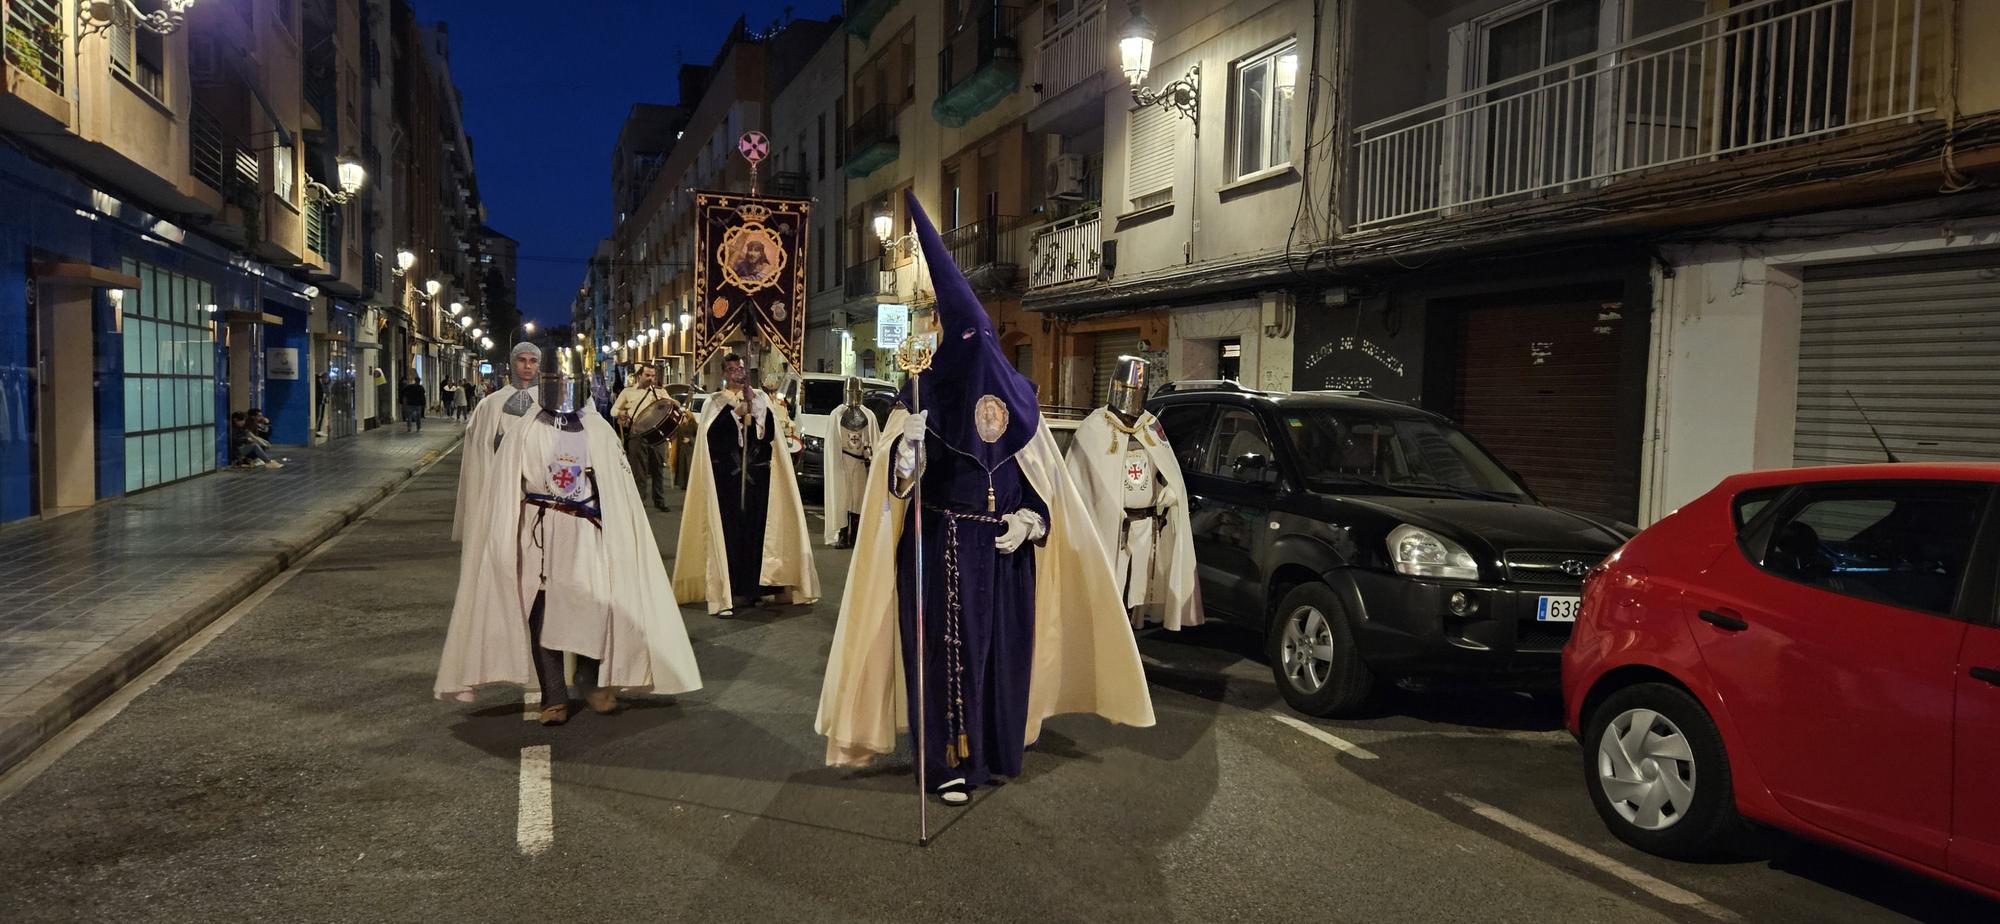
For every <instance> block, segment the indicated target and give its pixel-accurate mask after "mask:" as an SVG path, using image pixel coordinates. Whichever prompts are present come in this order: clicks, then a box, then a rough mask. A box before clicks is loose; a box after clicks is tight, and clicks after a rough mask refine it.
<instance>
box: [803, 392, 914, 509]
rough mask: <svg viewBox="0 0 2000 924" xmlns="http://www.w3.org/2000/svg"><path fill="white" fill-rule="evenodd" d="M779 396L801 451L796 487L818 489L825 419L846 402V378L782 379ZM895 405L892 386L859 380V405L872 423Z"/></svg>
mask: <svg viewBox="0 0 2000 924" xmlns="http://www.w3.org/2000/svg"><path fill="white" fill-rule="evenodd" d="M779 394H781V395H783V396H784V397H785V402H786V403H787V404H789V405H791V409H792V422H793V424H795V425H796V426H797V427H798V430H799V442H800V443H802V444H803V445H804V449H803V450H802V451H801V452H800V453H799V455H798V465H797V466H796V468H797V471H798V478H799V484H800V485H801V486H802V487H811V488H817V487H819V486H820V481H821V478H822V473H821V472H820V462H821V449H822V448H823V447H824V446H825V444H826V434H827V428H828V427H830V426H832V423H831V418H830V416H829V415H831V414H832V413H833V409H834V408H837V407H839V406H840V403H841V402H842V401H845V400H847V376H844V375H838V374H835V373H831V372H806V373H794V374H792V375H790V376H787V377H786V378H785V382H784V385H783V386H782V387H781V389H780V391H779ZM895 403H896V386H895V384H894V383H891V382H885V381H883V380H881V379H862V380H861V404H862V406H864V407H866V408H868V410H870V411H872V412H874V414H875V423H876V424H877V425H880V424H881V423H882V422H883V421H885V420H888V419H889V407H890V406H891V405H893V404H895Z"/></svg>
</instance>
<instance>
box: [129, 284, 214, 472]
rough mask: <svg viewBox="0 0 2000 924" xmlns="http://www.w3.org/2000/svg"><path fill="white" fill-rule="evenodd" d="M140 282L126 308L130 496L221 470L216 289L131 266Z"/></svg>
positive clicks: (130, 293) (132, 291)
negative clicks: (213, 318)
mask: <svg viewBox="0 0 2000 924" xmlns="http://www.w3.org/2000/svg"><path fill="white" fill-rule="evenodd" d="M124 269H125V273H126V275H129V276H136V277H138V279H139V288H138V289H136V290H131V291H127V292H126V293H125V296H124V298H123V299H122V300H121V302H120V304H121V307H122V310H123V312H124V319H123V324H122V325H121V328H122V333H121V334H120V339H121V340H122V341H123V344H122V346H123V348H124V352H125V490H126V491H128V492H129V491H137V490H140V489H142V488H150V487H152V486H154V485H158V484H166V483H167V482H170V481H179V480H181V479H183V478H190V477H193V476H195V475H199V474H201V473H203V472H208V471H213V470H214V469H215V437H216V432H215V400H216V392H215V337H214V335H213V334H212V333H211V332H210V328H209V322H210V315H209V313H208V309H207V306H208V305H211V304H213V303H214V302H213V299H214V297H215V294H214V291H213V290H212V289H211V288H210V286H209V284H208V283H206V282H202V281H200V280H197V279H191V278H189V277H186V276H182V275H180V274H178V273H172V272H168V271H167V270H164V269H161V268H159V267H157V266H151V265H148V264H144V263H138V262H135V261H132V260H126V261H124Z"/></svg>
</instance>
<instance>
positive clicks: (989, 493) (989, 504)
mask: <svg viewBox="0 0 2000 924" xmlns="http://www.w3.org/2000/svg"><path fill="white" fill-rule="evenodd" d="M998 503H999V501H997V500H995V499H994V497H993V479H991V478H988V479H987V480H986V512H987V513H992V512H993V508H994V506H995V505H996V504H998Z"/></svg>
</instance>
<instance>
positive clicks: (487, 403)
mask: <svg viewBox="0 0 2000 924" xmlns="http://www.w3.org/2000/svg"><path fill="white" fill-rule="evenodd" d="M515 395H527V396H528V412H527V413H526V414H523V415H521V416H518V417H517V416H514V415H512V414H509V413H507V402H508V401H509V400H511V399H512V398H513V397H514V396H515ZM535 398H536V395H535V392H534V390H532V389H525V388H515V387H514V383H512V382H508V383H507V384H505V385H502V386H500V387H499V388H496V389H494V390H493V391H492V392H490V393H488V394H487V395H486V397H484V398H481V399H479V404H477V405H475V406H474V407H473V409H472V416H471V417H470V418H469V419H467V420H466V423H465V442H464V443H462V444H460V445H459V447H458V506H457V507H455V508H453V509H452V512H451V541H453V542H458V541H461V540H463V539H465V538H466V537H467V536H469V535H476V534H475V533H473V532H471V527H473V526H474V525H476V524H474V523H473V522H472V520H471V519H470V518H471V517H472V516H473V515H475V514H477V513H478V512H480V511H482V510H483V509H484V508H485V507H486V505H485V504H481V503H479V502H478V501H479V500H480V495H479V489H480V488H481V486H483V485H484V484H485V483H486V463H487V462H488V461H490V460H491V459H492V458H493V450H494V448H495V446H496V444H498V443H499V442H500V437H501V436H502V435H504V434H505V433H506V432H507V431H508V430H509V429H511V428H512V426H513V425H514V424H517V423H520V422H522V421H529V420H534V419H535V411H536V405H535Z"/></svg>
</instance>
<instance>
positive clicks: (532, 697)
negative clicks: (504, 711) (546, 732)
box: [521, 690, 542, 722]
mask: <svg viewBox="0 0 2000 924" xmlns="http://www.w3.org/2000/svg"><path fill="white" fill-rule="evenodd" d="M541 717H542V691H540V690H522V691H521V718H523V719H526V720H527V721H530V722H535V721H540V719H541Z"/></svg>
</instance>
